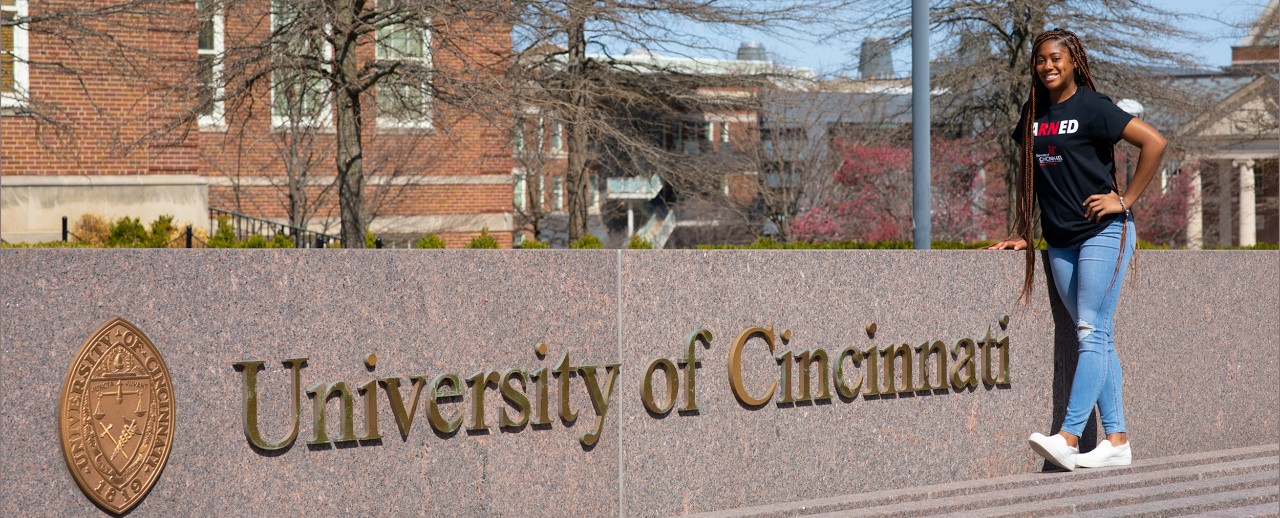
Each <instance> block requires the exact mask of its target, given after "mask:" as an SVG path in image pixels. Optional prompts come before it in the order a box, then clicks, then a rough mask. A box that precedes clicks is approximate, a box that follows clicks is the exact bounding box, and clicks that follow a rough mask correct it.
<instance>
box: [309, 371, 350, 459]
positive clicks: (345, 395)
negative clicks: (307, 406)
mask: <svg viewBox="0 0 1280 518" xmlns="http://www.w3.org/2000/svg"><path fill="white" fill-rule="evenodd" d="M307 395H308V396H311V422H312V425H311V431H312V432H313V433H314V434H315V438H314V439H312V440H310V441H307V444H327V443H332V442H350V441H354V440H356V425H355V416H354V414H355V409H354V406H355V405H354V403H353V402H352V400H351V389H350V388H348V387H347V382H345V381H338V382H334V383H327V384H326V383H317V384H315V385H313V386H312V387H311V388H309V389H307ZM335 395H336V396H338V400H339V401H338V404H339V407H338V417H339V419H340V422H341V425H342V435H341V436H339V437H338V438H337V439H334V440H330V439H329V434H328V431H327V430H326V426H325V425H326V422H325V421H326V419H325V411H326V407H327V406H328V403H329V398H331V397H333V396H335Z"/></svg>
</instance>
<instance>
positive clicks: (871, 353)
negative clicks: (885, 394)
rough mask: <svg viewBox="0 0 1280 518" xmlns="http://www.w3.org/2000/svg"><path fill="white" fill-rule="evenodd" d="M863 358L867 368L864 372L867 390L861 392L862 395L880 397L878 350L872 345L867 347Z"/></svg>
mask: <svg viewBox="0 0 1280 518" xmlns="http://www.w3.org/2000/svg"><path fill="white" fill-rule="evenodd" d="M863 358H864V359H865V360H866V361H867V368H866V369H865V370H866V377H865V379H866V380H867V385H866V389H867V390H866V391H865V392H863V394H864V395H867V396H879V395H880V367H879V365H880V364H879V360H880V349H879V348H877V347H876V346H874V345H872V346H871V347H868V348H867V350H866V352H864V353H863Z"/></svg>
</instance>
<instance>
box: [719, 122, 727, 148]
mask: <svg viewBox="0 0 1280 518" xmlns="http://www.w3.org/2000/svg"><path fill="white" fill-rule="evenodd" d="M720 143H721V144H728V143H729V123H728V122H721V123H720Z"/></svg>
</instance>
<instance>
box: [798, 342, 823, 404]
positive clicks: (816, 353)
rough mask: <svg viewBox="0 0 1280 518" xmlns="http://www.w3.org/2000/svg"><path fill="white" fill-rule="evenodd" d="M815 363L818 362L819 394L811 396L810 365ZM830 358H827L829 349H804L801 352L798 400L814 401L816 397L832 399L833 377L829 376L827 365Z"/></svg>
mask: <svg viewBox="0 0 1280 518" xmlns="http://www.w3.org/2000/svg"><path fill="white" fill-rule="evenodd" d="M814 363H817V364H818V395H817V396H816V397H815V396H811V395H810V394H811V392H810V385H811V383H810V381H809V378H810V374H811V371H810V366H811V365H813V364H814ZM829 363H830V360H828V359H827V351H825V350H823V349H814V350H812V351H802V352H801V353H800V398H799V399H798V401H813V400H814V399H819V400H822V399H831V388H830V385H831V379H830V378H828V377H827V366H828V364H829Z"/></svg>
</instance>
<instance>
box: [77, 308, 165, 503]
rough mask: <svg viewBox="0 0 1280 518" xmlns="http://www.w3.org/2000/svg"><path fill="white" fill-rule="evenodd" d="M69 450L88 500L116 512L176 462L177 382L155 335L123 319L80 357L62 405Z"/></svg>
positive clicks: (101, 332) (87, 343)
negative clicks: (172, 453) (173, 456)
mask: <svg viewBox="0 0 1280 518" xmlns="http://www.w3.org/2000/svg"><path fill="white" fill-rule="evenodd" d="M58 423H59V429H60V431H61V436H62V455H63V457H65V458H66V461H67V468H68V469H70V470H71V475H72V476H73V477H75V479H76V484H79V485H80V489H81V490H82V491H84V494H86V495H88V496H89V499H91V500H93V502H94V503H96V504H98V505H99V506H100V507H102V508H103V509H106V510H108V511H111V512H113V513H116V514H120V513H123V512H125V511H128V510H129V509H131V508H133V506H135V505H137V504H138V502H140V501H142V497H143V496H145V495H146V494H147V491H149V490H151V486H153V485H154V484H155V483H156V479H158V478H159V477H160V472H161V471H163V470H164V465H165V462H166V461H167V460H169V450H170V449H171V447H172V438H173V380H172V378H170V377H169V367H168V366H166V365H165V363H164V358H161V357H160V352H159V351H157V350H156V347H155V345H154V344H152V343H151V340H150V339H148V338H147V335H145V334H143V333H142V331H141V330H139V329H138V328H137V326H134V325H133V324H131V323H129V322H128V321H126V320H125V319H123V318H113V319H111V321H110V322H107V323H106V324H104V325H103V326H102V327H100V328H98V330H97V331H96V332H94V333H93V335H92V336H90V337H89V339H88V340H86V341H85V343H84V345H83V346H81V347H80V352H79V353H78V354H76V359H75V361H74V362H72V363H71V369H70V370H69V371H68V372H67V381H66V383H64V384H63V385H62V400H61V403H60V405H59V409H58Z"/></svg>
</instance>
